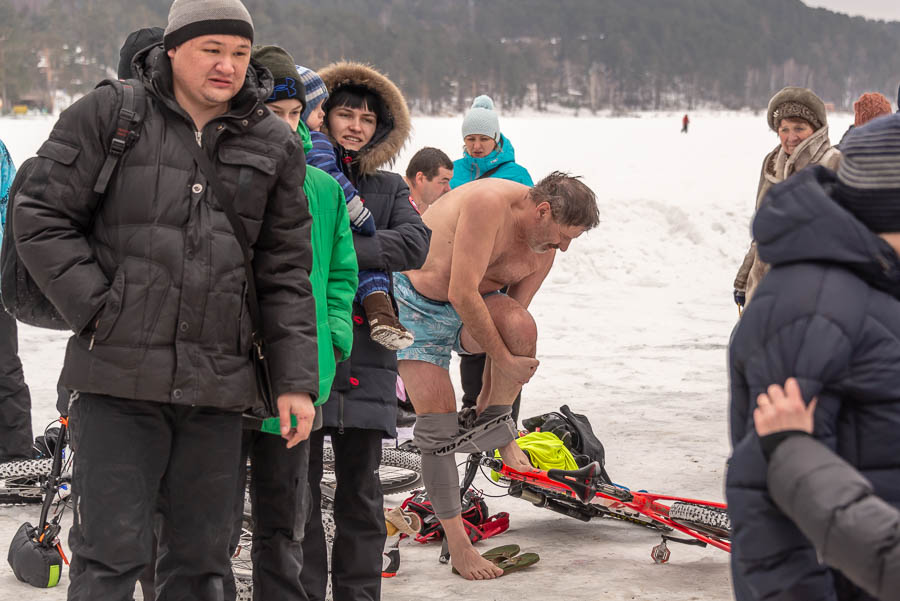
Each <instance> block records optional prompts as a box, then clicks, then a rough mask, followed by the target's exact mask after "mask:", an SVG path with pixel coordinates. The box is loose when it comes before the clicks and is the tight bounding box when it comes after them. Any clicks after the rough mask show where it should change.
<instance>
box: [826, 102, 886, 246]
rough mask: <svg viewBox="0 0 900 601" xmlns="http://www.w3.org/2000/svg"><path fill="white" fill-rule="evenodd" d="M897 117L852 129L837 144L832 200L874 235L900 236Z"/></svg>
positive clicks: (877, 120)
mask: <svg viewBox="0 0 900 601" xmlns="http://www.w3.org/2000/svg"><path fill="white" fill-rule="evenodd" d="M898 163H900V115H897V114H895V115H890V116H888V117H882V118H880V119H875V120H874V121H872V122H870V123H867V124H865V125H862V126H860V127H854V128H853V129H852V130H850V132H849V133H848V134H847V136H846V137H845V138H844V139H843V140H842V141H841V164H840V166H839V167H838V170H837V185H836V187H835V199H836V200H837V201H838V202H839V203H840V204H841V205H842V206H843V207H844V208H845V209H847V210H848V211H850V212H851V213H853V215H854V216H856V218H857V219H859V220H860V221H861V222H862V223H863V225H865V226H866V227H867V228H869V229H870V230H872V231H873V232H876V233H881V232H900V170H898V169H897V165H898Z"/></svg>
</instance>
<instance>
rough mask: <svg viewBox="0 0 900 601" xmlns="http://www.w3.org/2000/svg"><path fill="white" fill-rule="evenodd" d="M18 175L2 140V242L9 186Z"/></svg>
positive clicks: (0, 207)
mask: <svg viewBox="0 0 900 601" xmlns="http://www.w3.org/2000/svg"><path fill="white" fill-rule="evenodd" d="M14 177H16V166H15V165H13V162H12V158H11V157H10V156H9V151H8V150H7V149H6V146H4V145H3V140H0V242H2V241H3V230H5V229H6V208H7V206H9V187H10V186H11V185H12V181H13V178H14Z"/></svg>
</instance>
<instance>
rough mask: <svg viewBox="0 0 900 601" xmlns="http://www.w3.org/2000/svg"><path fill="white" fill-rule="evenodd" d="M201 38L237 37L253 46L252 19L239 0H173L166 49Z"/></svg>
mask: <svg viewBox="0 0 900 601" xmlns="http://www.w3.org/2000/svg"><path fill="white" fill-rule="evenodd" d="M202 35H237V36H241V37H242V38H247V39H248V40H250V43H253V19H251V18H250V13H249V12H247V8H246V7H245V6H244V5H243V4H242V3H241V0H175V1H174V2H173V3H172V7H171V8H170V9H169V23H168V25H166V33H165V47H166V50H169V49H171V48H174V47H175V46H179V45H181V44H184V43H185V42H187V41H188V40H192V39H194V38H197V37H200V36H202Z"/></svg>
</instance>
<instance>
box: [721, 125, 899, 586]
mask: <svg viewBox="0 0 900 601" xmlns="http://www.w3.org/2000/svg"><path fill="white" fill-rule="evenodd" d="M898 139H900V115H891V116H887V117H882V118H880V119H876V120H874V121H872V122H871V123H869V124H867V125H864V126H862V127H859V128H856V129H854V130H853V131H852V132H851V133H850V134H849V135H848V136H847V139H846V140H845V142H844V146H843V148H842V152H843V153H844V156H843V160H842V162H841V165H840V167H839V169H838V172H837V174H835V173H834V172H832V171H830V170H828V169H827V168H825V167H814V168H810V169H808V170H804V171H803V172H802V173H799V174H797V175H795V176H793V177H792V178H791V179H790V180H788V181H786V182H784V183H782V184H779V185H778V186H775V187H774V188H772V190H771V192H770V193H769V194H768V196H767V201H766V203H764V205H763V207H762V208H761V209H760V210H759V213H758V214H757V216H756V219H755V220H754V223H753V233H754V238H755V239H756V240H757V241H758V244H759V254H760V257H762V259H763V260H764V261H766V262H767V263H771V264H772V265H773V268H772V270H771V272H770V273H769V274H768V275H767V276H766V277H765V279H764V280H763V281H762V284H761V285H760V287H759V288H758V290H757V292H756V295H755V296H754V299H753V303H752V304H751V305H749V308H748V309H747V311H746V312H745V313H744V317H743V318H742V319H741V322H740V324H739V325H738V327H737V328H736V330H735V332H734V335H733V338H732V342H731V348H730V369H731V441H732V445H733V447H734V452H733V454H732V457H731V460H730V465H729V468H728V475H727V484H726V486H727V490H726V493H727V496H728V507H729V513H730V514H731V520H732V527H733V533H732V542H733V549H732V571H733V583H734V589H735V596H736V598H737V599H738V601H746V600H750V599H779V600H784V601H787V600H797V601H801V600H802V601H817V600H829V601H831V600H838V599H841V600H849V599H853V600H865V599H872V597H870V596H868V594H866V593H865V592H864V591H862V590H860V589H859V588H857V587H856V586H855V585H853V584H852V583H851V582H850V581H849V580H848V579H847V578H845V577H844V576H843V575H842V574H841V573H839V572H838V571H836V570H832V569H829V567H828V566H827V565H823V564H821V563H820V562H819V559H818V557H817V556H816V552H815V549H814V548H813V546H812V545H811V544H810V543H809V541H808V540H807V539H806V538H805V537H804V536H803V534H801V532H800V531H799V530H798V529H797V527H796V526H795V525H794V524H793V523H792V522H791V520H790V519H788V518H787V517H786V516H785V515H784V514H783V513H782V512H781V511H780V510H779V509H778V507H776V506H775V504H774V503H773V501H772V499H771V498H770V496H769V494H768V492H767V487H766V470H767V465H766V460H765V458H764V456H763V454H762V452H761V449H760V444H759V437H758V436H757V434H756V433H755V431H754V428H753V417H752V416H753V409H754V408H755V406H756V399H757V397H758V395H759V394H761V393H763V392H765V391H766V389H767V387H768V386H769V385H770V384H779V383H781V382H784V381H785V380H786V379H787V378H788V377H789V376H796V378H797V380H798V381H799V383H800V386H801V388H802V392H803V398H805V399H812V398H814V397H817V398H818V408H817V410H816V412H815V430H814V435H815V437H816V438H818V439H819V440H820V441H821V442H822V443H824V444H825V445H826V446H828V447H829V448H831V449H832V450H834V451H835V452H836V453H838V454H839V455H840V456H841V457H843V458H844V460H846V461H847V462H848V463H849V464H850V465H852V466H853V467H854V468H856V469H857V470H859V472H860V473H861V474H862V475H863V476H864V477H865V478H866V479H868V480H869V481H870V482H871V483H872V486H873V488H874V491H875V494H877V495H879V496H880V497H881V498H882V499H884V500H885V501H886V502H887V503H889V504H891V505H893V506H895V507H898V506H900V487H898V482H900V434H898V429H897V424H898V423H900V257H898V249H900V167H898V165H900V144H898V143H897V140H898Z"/></svg>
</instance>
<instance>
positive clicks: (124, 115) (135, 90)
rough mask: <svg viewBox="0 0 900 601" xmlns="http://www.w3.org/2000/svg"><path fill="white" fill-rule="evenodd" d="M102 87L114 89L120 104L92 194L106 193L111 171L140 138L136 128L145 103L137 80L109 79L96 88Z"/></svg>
mask: <svg viewBox="0 0 900 601" xmlns="http://www.w3.org/2000/svg"><path fill="white" fill-rule="evenodd" d="M102 85H111V86H113V87H114V88H116V92H117V93H118V94H119V96H120V97H121V99H122V103H121V104H120V105H119V115H118V118H117V121H116V130H115V132H114V133H113V137H112V139H110V141H109V152H108V153H107V154H106V160H105V161H104V162H103V167H101V168H100V174H99V175H98V176H97V181H96V182H94V192H96V193H97V194H103V193H104V192H106V187H107V186H108V185H109V180H110V178H112V174H113V171H114V170H115V168H116V165H118V164H119V159H121V158H122V155H123V154H125V150H126V149H127V148H128V146H129V145H131V144H133V143H134V141H135V140H137V139H138V137H140V134H139V133H138V127H139V125H140V122H141V120H142V119H143V115H142V114H141V111H143V109H144V102H145V99H144V96H145V92H144V86H143V85H142V84H140V83H139V82H138V81H137V80H133V79H129V80H126V81H119V80H117V79H109V80H106V81H103V82H101V83H100V84H99V85H98V86H97V87H99V86H102Z"/></svg>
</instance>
